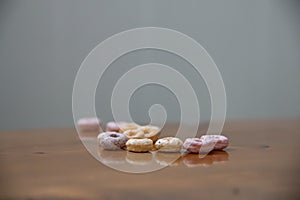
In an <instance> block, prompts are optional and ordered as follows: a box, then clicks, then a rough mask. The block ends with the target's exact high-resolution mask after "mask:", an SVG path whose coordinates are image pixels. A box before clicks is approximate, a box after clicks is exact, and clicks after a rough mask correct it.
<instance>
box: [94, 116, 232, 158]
mask: <svg viewBox="0 0 300 200" xmlns="http://www.w3.org/2000/svg"><path fill="white" fill-rule="evenodd" d="M95 121H96V120H95ZM95 124H96V123H95ZM160 131H161V129H160V128H159V127H157V126H150V125H147V126H141V125H138V124H136V123H126V122H109V123H107V124H106V132H103V133H100V134H99V135H98V137H97V138H98V141H99V144H100V146H101V147H102V148H103V149H105V150H118V149H125V150H127V151H131V152H149V151H156V150H157V151H159V152H184V153H202V152H210V151H212V150H223V149H225V148H226V147H227V146H228V144H229V141H228V138H227V137H225V136H223V135H203V136H201V137H200V138H186V139H185V141H184V142H183V141H182V140H181V139H179V138H176V137H164V138H160V139H159V138H158V137H159V134H160Z"/></svg>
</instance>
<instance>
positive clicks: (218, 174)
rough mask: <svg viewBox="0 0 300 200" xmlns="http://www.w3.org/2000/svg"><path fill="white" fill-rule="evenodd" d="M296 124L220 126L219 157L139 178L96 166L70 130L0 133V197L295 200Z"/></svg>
mask: <svg viewBox="0 0 300 200" xmlns="http://www.w3.org/2000/svg"><path fill="white" fill-rule="evenodd" d="M299 122H300V119H292V120H272V121H271V120H270V121H244V122H242V121H241V122H226V125H225V128H224V135H226V136H228V137H229V138H230V142H231V143H230V146H229V148H228V149H226V151H225V152H213V153H211V154H209V155H207V156H206V157H205V158H203V159H200V158H199V157H198V155H188V156H185V157H182V158H180V159H178V160H177V161H176V162H174V163H173V164H172V165H171V166H169V167H166V168H163V169H162V170H159V171H155V172H151V173H146V174H130V173H124V172H119V171H116V170H113V169H111V168H109V167H107V166H105V165H103V164H102V163H100V162H99V161H97V160H96V159H94V158H93V157H92V156H91V155H90V154H89V153H88V152H87V150H86V149H85V147H84V146H83V145H82V143H81V141H80V139H79V137H78V134H77V132H76V131H75V130H74V129H73V128H62V129H46V130H34V131H13V132H1V133H0V169H1V173H0V186H1V187H0V188H1V189H0V199H144V200H147V199H272V200H273V199H275V200H276V199H299V198H300V193H299V188H300V179H299V178H300V177H299V175H300V174H299V169H300V157H299V153H298V152H299V148H298V147H299V144H300V140H299V139H300V131H299V130H300V123H299ZM174 127H175V126H172V125H169V126H167V127H166V128H165V129H164V132H163V133H164V134H168V133H171V132H172V131H173V130H174ZM202 128H203V127H202ZM204 128H205V127H204ZM87 137H88V136H87ZM131 159H133V160H134V157H133V158H131ZM136 162H139V160H137V161H136Z"/></svg>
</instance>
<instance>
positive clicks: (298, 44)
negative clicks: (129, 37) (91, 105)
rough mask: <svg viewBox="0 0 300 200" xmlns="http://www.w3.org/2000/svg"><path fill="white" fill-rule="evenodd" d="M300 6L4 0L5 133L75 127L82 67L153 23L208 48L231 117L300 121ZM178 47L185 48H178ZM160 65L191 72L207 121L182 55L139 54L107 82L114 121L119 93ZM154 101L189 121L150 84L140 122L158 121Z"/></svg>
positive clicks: (139, 102) (104, 97)
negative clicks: (110, 42)
mask: <svg viewBox="0 0 300 200" xmlns="http://www.w3.org/2000/svg"><path fill="white" fill-rule="evenodd" d="M299 11H300V4H299V3H298V1H296V0H295V1H288V0H287V1H277V0H269V1H267V0H252V1H240V0H230V1H180V0H178V1H140V0H137V1H121V0H120V1H74V0H72V1H71V0H65V1H43V0H24V1H21V0H20V1H1V4H0V66H1V68H0V69H1V73H0V95H1V101H0V102H1V103H0V113H1V115H0V129H1V130H7V129H8V130H11V129H24V128H43V127H61V126H72V125H73V122H72V120H73V118H72V104H71V103H72V98H71V97H72V88H73V82H74V79H75V75H76V72H77V70H78V69H79V66H80V64H81V62H82V61H83V59H84V58H85V56H86V55H87V54H88V53H89V51H90V50H91V49H92V48H94V47H95V46H96V45H97V44H98V43H99V42H101V41H103V40H104V39H106V38H107V37H109V36H111V35H113V34H116V33H118V32H121V31H124V30H127V29H130V28H136V27H144V26H158V27H166V28H171V29H175V30H178V31H180V32H183V33H185V34H187V35H189V36H191V37H192V38H194V39H195V40H197V41H198V42H199V43H200V44H202V45H203V46H204V48H206V50H207V51H208V52H209V54H210V55H211V56H212V58H213V59H214V61H215V62H216V64H217V66H218V67H219V69H220V71H221V74H222V76H223V79H224V83H225V87H226V92H227V100H228V112H227V117H228V119H254V118H262V119H263V118H289V117H299V116H300V106H299V103H300V90H299V88H300V78H299V75H300V40H299V36H300V25H299V24H300V23H299V21H300V20H299V19H300V18H299ZM174 42H176V41H174ZM146 62H159V63H162V64H167V65H170V66H173V67H174V68H176V69H177V70H179V71H180V72H182V73H183V74H184V75H185V76H186V77H187V78H188V79H189V80H190V81H191V83H192V85H193V86H194V87H195V90H196V91H197V95H198V98H199V101H200V108H201V116H202V119H203V120H207V119H209V116H210V103H209V95H208V93H207V89H206V87H205V84H204V83H203V81H202V79H201V77H198V76H197V75H195V73H194V71H193V70H192V69H191V66H189V64H188V63H186V62H185V61H183V60H181V59H180V58H178V57H176V56H175V55H172V54H169V53H166V52H159V51H154V50H146V51H139V52H132V53H130V54H128V55H126V56H124V57H121V58H120V59H119V60H117V61H116V62H115V63H113V64H112V65H111V68H110V69H109V70H108V71H107V76H106V79H104V80H102V81H101V82H100V83H99V86H98V90H97V95H96V100H97V105H96V107H97V112H98V114H99V117H101V118H102V119H103V121H108V120H110V119H111V114H110V109H109V105H110V102H109V97H110V91H111V88H112V87H113V84H114V82H115V81H116V80H117V79H118V77H119V76H120V75H122V73H124V72H126V70H128V69H130V68H131V67H133V66H135V65H138V64H142V63H146ZM153 103H161V104H163V105H165V106H166V109H167V111H168V120H169V121H177V120H179V115H180V112H179V109H178V102H177V101H176V99H174V96H172V94H171V93H170V92H169V91H167V90H166V89H165V88H162V87H158V86H146V87H144V88H141V89H140V90H138V91H137V92H136V93H135V95H134V96H133V98H132V101H131V106H130V108H131V112H132V115H133V118H134V119H135V120H136V121H139V122H145V121H147V120H149V119H148V115H147V110H148V107H149V106H150V105H151V104H153Z"/></svg>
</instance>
